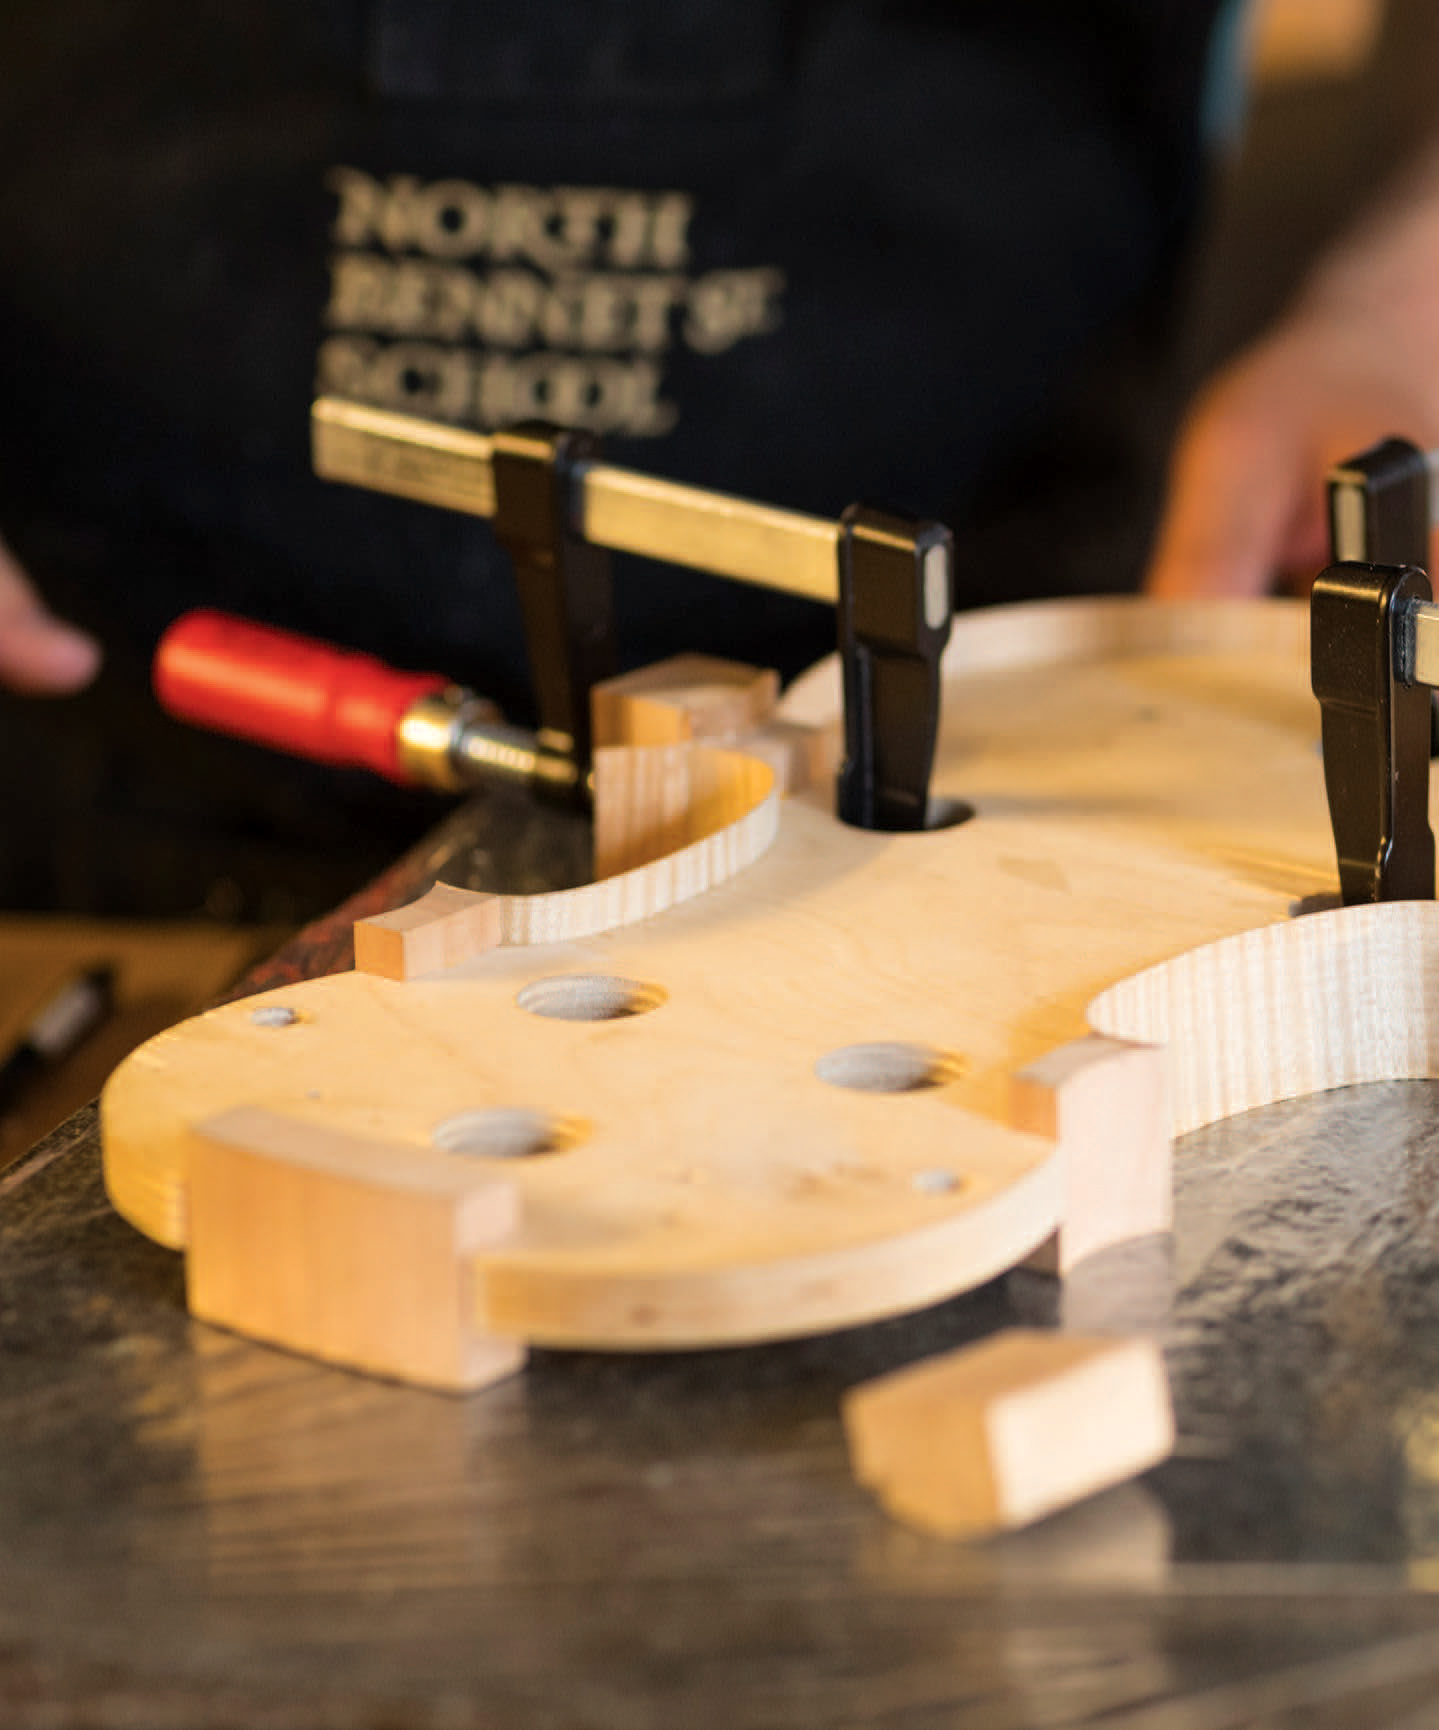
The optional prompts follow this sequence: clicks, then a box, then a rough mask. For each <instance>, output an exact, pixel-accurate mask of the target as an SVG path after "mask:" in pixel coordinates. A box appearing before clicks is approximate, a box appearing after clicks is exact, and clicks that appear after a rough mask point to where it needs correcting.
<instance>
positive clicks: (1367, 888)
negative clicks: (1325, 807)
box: [1309, 564, 1434, 907]
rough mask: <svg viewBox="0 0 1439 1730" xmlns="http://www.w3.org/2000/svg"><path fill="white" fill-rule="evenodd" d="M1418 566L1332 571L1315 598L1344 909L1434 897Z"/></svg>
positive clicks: (1314, 631) (1423, 586)
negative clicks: (1417, 646)
mask: <svg viewBox="0 0 1439 1730" xmlns="http://www.w3.org/2000/svg"><path fill="white" fill-rule="evenodd" d="M1430 599H1431V592H1430V588H1429V579H1428V577H1427V576H1425V574H1424V572H1423V571H1421V570H1419V569H1417V568H1416V567H1415V566H1413V565H1370V564H1340V565H1331V566H1330V567H1329V569H1328V570H1327V571H1325V572H1324V573H1323V575H1322V576H1320V577H1319V578H1318V579H1317V580H1316V582H1315V584H1314V589H1313V593H1312V595H1311V597H1310V603H1309V606H1310V612H1309V621H1310V671H1311V678H1312V683H1313V687H1314V695H1315V696H1316V697H1317V698H1318V699H1319V706H1320V713H1321V717H1322V728H1323V743H1324V785H1325V789H1326V791H1327V793H1328V795H1329V817H1330V821H1331V822H1332V824H1333V826H1334V846H1335V851H1336V853H1337V854H1338V858H1339V889H1340V894H1341V896H1342V898H1343V901H1344V904H1345V906H1346V907H1352V906H1356V905H1360V904H1362V903H1365V902H1372V901H1423V900H1432V899H1433V896H1434V836H1433V833H1432V832H1431V830H1430V828H1429V724H1430V723H1429V717H1430V698H1429V691H1428V688H1427V686H1425V685H1423V684H1420V683H1419V682H1418V681H1417V680H1416V678H1415V671H1414V665H1415V654H1414V639H1415V608H1416V607H1417V606H1418V605H1420V604H1422V603H1423V602H1426V601H1428V600H1430Z"/></svg>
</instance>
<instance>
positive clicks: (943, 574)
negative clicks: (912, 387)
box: [312, 398, 953, 830]
mask: <svg viewBox="0 0 1439 1730" xmlns="http://www.w3.org/2000/svg"><path fill="white" fill-rule="evenodd" d="M312 425H313V434H314V464H315V471H316V473H317V474H319V475H321V476H323V477H324V478H326V479H329V480H339V481H347V482H350V483H352V484H354V485H358V486H364V487H369V488H372V489H374V490H376V491H380V492H389V493H395V494H398V495H400V496H401V497H404V498H410V499H415V500H419V501H421V502H424V503H428V504H435V505H442V506H445V507H447V508H449V509H451V510H459V511H465V512H468V513H470V514H472V515H476V516H486V517H493V518H494V522H495V532H496V534H497V536H498V537H499V539H500V540H501V542H502V543H503V544H504V545H505V546H506V547H507V548H508V549H509V550H510V552H511V554H512V556H513V557H514V560H515V568H516V577H517V580H518V582H519V585H520V592H521V602H522V606H523V609H524V614H525V622H526V631H527V636H528V641H529V648H530V659H531V671H532V677H533V683H534V688H535V692H536V698H537V704H538V710H539V730H538V733H537V735H536V739H537V745H538V750H539V752H540V754H541V756H542V757H543V758H544V761H545V762H546V764H547V765H551V766H552V765H553V764H554V763H555V762H558V761H561V760H564V759H565V758H568V759H569V760H570V761H572V762H573V763H574V765H575V770H574V772H573V774H572V775H571V777H570V782H569V784H570V786H571V787H577V788H581V789H582V788H583V786H584V784H585V780H586V770H587V769H588V755H589V735H588V717H587V704H588V698H589V690H590V687H591V685H592V684H594V683H595V681H596V680H597V679H600V678H603V677H604V676H605V674H606V673H607V672H609V671H611V670H612V647H611V643H612V638H611V631H610V591H609V572H608V565H607V561H606V560H605V558H604V554H603V552H602V551H601V550H600V549H603V548H607V549H611V550H614V551H619V552H629V553H638V554H641V555H643V556H645V557H648V558H654V559H662V560H665V561H667V562H669V563H672V564H680V565H687V566H690V567H691V568H693V569H696V570H702V571H708V572H711V573H713V574H715V575H718V576H724V577H730V578H732V579H734V580H735V581H738V582H747V583H757V584H760V585H762V586H765V587H769V588H775V589H780V590H784V591H786V592H788V593H790V594H796V595H802V596H806V597H808V598H809V599H812V600H820V601H827V602H830V603H831V604H834V605H835V606H836V609H837V615H838V632H837V639H838V647H839V652H840V658H841V661H842V664H843V672H844V692H845V763H844V766H843V768H842V770H841V773H840V776H839V782H838V793H837V806H838V814H839V816H840V817H841V818H842V819H843V820H844V821H845V822H847V823H852V824H854V825H856V826H857V827H860V828H868V829H889V830H899V829H922V828H923V827H924V825H925V820H926V813H927V808H928V796H929V778H930V771H931V768H932V766H933V759H934V746H935V738H936V734H937V729H938V719H939V691H940V683H939V660H940V655H941V653H942V652H943V649H944V645H945V643H946V642H947V641H948V638H949V629H950V615H951V611H952V607H953V577H952V561H953V550H952V548H953V543H952V538H951V536H950V534H949V531H948V530H947V529H945V528H944V527H943V526H942V525H941V524H938V523H916V522H912V521H909V520H908V519H905V518H901V517H897V516H892V515H889V514H888V513H885V512H880V511H874V510H869V509H866V508H864V507H859V506H853V507H851V508H850V510H848V511H846V513H845V515H844V517H843V518H842V520H841V521H840V522H838V523H834V522H829V521H826V520H824V519H822V518H816V517H809V516H804V515H801V514H800V513H798V512H794V511H784V510H777V509H775V508H773V507H771V506H768V505H761V504H754V503H751V502H750V501H748V500H745V499H738V498H732V497H729V496H727V495H724V494H721V493H713V492H708V491H705V490H703V489H701V488H697V487H691V486H684V485H680V484H678V483H676V482H672V481H664V480H658V479H656V478H654V477H651V476H646V475H640V474H635V473H632V472H630V471H628V470H625V469H620V468H612V467H609V466H608V465H605V464H602V463H600V462H599V461H598V460H597V458H596V456H595V450H594V445H593V442H592V441H591V440H590V439H589V438H588V437H587V436H586V435H582V434H575V433H562V432H560V431H558V430H557V429H555V428H552V427H545V426H539V425H527V426H523V427H518V428H515V429H512V430H510V431H507V432H501V433H496V434H494V435H485V434H481V433H473V432H465V431H461V430H458V429H456V428H453V427H445V426H438V425H435V424H433V423H431V422H428V421H423V420H417V419H415V418H413V417H410V416H407V415H398V414H392V413H389V412H386V411H383V410H379V409H371V408H367V407H364V406H363V405H360V404H356V403H349V402H342V401H338V400H336V399H333V398H321V399H320V400H319V401H318V402H317V403H316V404H315V408H314V413H313V417H312ZM456 754H457V755H456V760H468V756H467V751H466V748H465V747H463V746H457V747H456ZM538 778H539V779H540V780H541V781H542V782H544V783H545V784H547V785H559V784H561V778H560V777H559V776H558V775H552V774H549V773H548V772H547V773H546V774H545V775H541V776H539V777H538Z"/></svg>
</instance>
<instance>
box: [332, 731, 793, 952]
mask: <svg viewBox="0 0 1439 1730" xmlns="http://www.w3.org/2000/svg"><path fill="white" fill-rule="evenodd" d="M594 776H595V861H596V873H597V876H596V880H595V881H594V882H593V883H585V884H582V885H581V886H580V887H579V888H576V889H561V890H554V891H551V892H549V893H547V894H540V895H486V894H481V893H478V892H476V891H473V890H468V889H455V888H452V887H451V886H450V885H448V884H436V886H435V887H434V888H433V889H432V890H431V891H430V892H429V894H427V895H425V896H422V897H421V899H420V900H418V901H415V902H411V903H410V904H409V905H408V906H406V907H400V908H396V909H395V910H393V911H392V912H388V913H380V914H376V915H375V916H373V917H372V918H368V919H361V920H357V921H356V923H355V968H356V971H357V972H360V973H374V974H378V975H379V976H381V977H382V978H385V979H414V978H417V977H419V976H421V975H423V974H431V973H437V972H444V971H446V970H447V969H449V968H452V967H458V966H461V965H462V964H463V963H464V962H466V961H470V960H472V959H473V958H474V957H475V956H477V955H480V954H483V953H484V952H485V951H486V950H488V949H493V948H495V947H496V946H497V945H499V944H507V945H510V946H513V947H526V946H529V945H531V944H537V943H563V942H568V941H570V940H572V939H574V938H577V937H592V936H594V935H596V934H597V933H599V932H601V931H613V930H616V929H617V928H619V927H620V926H624V925H634V924H637V923H638V922H639V921H640V920H642V919H650V918H653V917H654V915H655V914H657V913H663V912H665V911H666V910H667V909H668V908H670V907H677V906H679V905H680V904H681V903H682V902H685V901H690V900H693V899H694V897H695V896H697V895H702V894H704V893H705V891H706V890H709V889H713V888H716V887H718V885H719V884H721V883H724V882H726V881H727V880H728V879H729V878H731V877H733V876H735V875H736V873H738V872H739V871H742V870H743V869H744V868H745V867H746V866H747V865H752V864H753V863H754V862H755V860H756V859H758V858H759V857H760V856H761V855H762V854H763V853H764V852H765V851H766V850H767V849H768V848H769V846H770V845H771V843H772V842H773V841H774V838H775V836H776V834H777V833H778V831H779V797H780V789H779V783H778V778H777V776H776V774H775V771H774V768H773V766H772V765H771V764H770V763H768V762H767V761H765V760H764V759H763V758H761V757H758V756H753V755H751V754H749V753H747V752H745V751H743V750H733V751H725V750H718V749H716V748H715V747H713V746H707V745H690V744H678V745H660V746H643V747H635V746H612V747H607V748H604V749H602V750H599V751H597V752H596V753H595V764H594Z"/></svg>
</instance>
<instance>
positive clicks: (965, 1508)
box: [844, 1328, 1174, 1537]
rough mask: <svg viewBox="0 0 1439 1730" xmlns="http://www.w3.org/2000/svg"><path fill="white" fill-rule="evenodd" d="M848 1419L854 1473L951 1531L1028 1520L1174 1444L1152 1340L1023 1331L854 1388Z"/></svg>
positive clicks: (916, 1519) (914, 1517)
mask: <svg viewBox="0 0 1439 1730" xmlns="http://www.w3.org/2000/svg"><path fill="white" fill-rule="evenodd" d="M844 1425H845V1433H846V1436H847V1438H848V1442H849V1450H850V1464H851V1467H852V1469H853V1471H854V1475H855V1477H856V1479H857V1480H858V1481H859V1482H860V1483H862V1484H864V1485H866V1486H867V1487H868V1488H870V1489H872V1490H873V1491H874V1492H875V1494H876V1495H877V1496H878V1497H879V1499H880V1501H881V1502H882V1503H883V1504H884V1506H885V1507H886V1508H887V1509H888V1510H889V1511H890V1512H891V1513H892V1514H894V1515H895V1516H896V1517H897V1518H899V1519H901V1520H903V1521H905V1522H906V1523H907V1524H909V1525H913V1526H917V1527H919V1528H921V1529H922V1530H924V1531H929V1532H935V1533H938V1534H940V1535H941V1536H944V1537H978V1536H981V1535H983V1534H985V1533H990V1532H998V1531H1006V1530H1011V1529H1013V1528H1015V1527H1019V1526H1025V1525H1028V1524H1030V1523H1031V1522H1032V1521H1034V1520H1037V1519H1040V1518H1042V1517H1043V1516H1044V1515H1045V1514H1049V1513H1053V1512H1054V1511H1055V1510H1056V1509H1059V1508H1063V1507H1067V1506H1069V1504H1071V1503H1072V1502H1077V1501H1079V1500H1080V1499H1081V1498H1082V1497H1084V1496H1088V1495H1091V1494H1093V1493H1094V1492H1095V1491H1098V1490H1103V1489H1107V1488H1108V1487H1109V1486H1110V1485H1112V1484H1118V1483H1122V1482H1123V1481H1124V1480H1125V1479H1126V1478H1130V1477H1133V1476H1134V1475H1135V1474H1136V1473H1138V1472H1142V1471H1144V1470H1146V1469H1147V1468H1148V1467H1150V1466H1153V1465H1157V1464H1158V1463H1159V1461H1160V1460H1162V1459H1164V1458H1166V1457H1167V1455H1168V1454H1169V1451H1170V1449H1171V1448H1172V1447H1173V1445H1174V1417H1173V1411H1172V1408H1171V1404H1170V1398H1169V1383H1168V1379H1167V1377H1166V1375H1165V1369H1164V1359H1163V1357H1162V1355H1161V1353H1160V1351H1159V1348H1158V1346H1157V1345H1156V1344H1155V1343H1154V1342H1153V1341H1151V1340H1140V1339H1133V1340H1124V1339H1113V1338H1109V1339H1105V1338H1095V1337H1092V1336H1090V1337H1085V1336H1080V1335H1076V1334H1059V1333H1042V1332H1031V1331H1029V1330H1027V1329H1022V1328H1014V1329H1010V1330H1007V1331H1006V1332H1004V1333H999V1334H995V1335H993V1336H992V1337H991V1338H989V1339H987V1340H983V1341H981V1342H980V1343H979V1344H978V1345H974V1346H967V1347H965V1348H964V1349H963V1350H961V1351H957V1352H950V1353H947V1354H946V1355H945V1356H943V1357H939V1358H932V1359H930V1360H929V1361H928V1362H927V1363H921V1364H915V1365H912V1366H911V1367H910V1368H908V1369H903V1370H899V1371H897V1372H896V1373H895V1374H893V1375H889V1376H882V1377H880V1378H879V1379H878V1380H877V1381H873V1382H867V1383H865V1384H864V1385H863V1386H861V1387H858V1388H855V1389H852V1390H851V1392H850V1393H849V1394H848V1395H847V1396H846V1398H845V1401H844Z"/></svg>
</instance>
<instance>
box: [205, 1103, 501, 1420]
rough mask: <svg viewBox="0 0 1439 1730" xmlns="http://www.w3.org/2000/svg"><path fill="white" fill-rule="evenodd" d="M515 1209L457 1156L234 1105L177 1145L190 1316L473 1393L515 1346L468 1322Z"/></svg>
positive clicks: (485, 1175)
mask: <svg viewBox="0 0 1439 1730" xmlns="http://www.w3.org/2000/svg"><path fill="white" fill-rule="evenodd" d="M519 1205H520V1204H519V1190H518V1186H517V1185H515V1184H514V1183H512V1182H510V1181H508V1180H507V1179H496V1178H495V1177H494V1176H493V1174H492V1173H490V1172H487V1171H485V1170H483V1169H482V1168H481V1167H479V1166H477V1165H476V1164H475V1163H474V1162H473V1161H470V1160H467V1159H466V1158H464V1157H463V1156H459V1155H446V1154H442V1153H439V1152H437V1151H432V1150H430V1149H428V1148H423V1147H412V1146H409V1145H407V1144H403V1143H399V1142H385V1141H371V1140H367V1139H365V1138H362V1137H359V1136H353V1135H347V1134H345V1133H343V1132H341V1131H338V1130H333V1129H329V1128H326V1127H324V1126H322V1125H319V1124H312V1123H307V1122H303V1121H301V1120H299V1119H297V1118H290V1117H285V1116H282V1115H280V1114H278V1113H275V1112H271V1111H264V1110H261V1109H259V1108H257V1107H248V1106H247V1107H240V1108H238V1109H236V1110H233V1111H228V1112H225V1113H224V1114H223V1115H221V1116H219V1117H214V1118H210V1119H209V1120H207V1121H206V1122H204V1123H202V1124H200V1125H199V1126H198V1127H197V1128H196V1129H194V1130H193V1131H192V1132H191V1135H190V1139H189V1147H188V1173H187V1184H186V1209H187V1214H188V1254H187V1258H186V1266H185V1278H186V1288H187V1294H188V1299H189V1306H190V1311H191V1313H192V1314H193V1315H195V1316H197V1317H199V1318H200V1319H201V1320H202V1321H209V1322H215V1323H217V1324H218V1325H219V1326H221V1327H226V1328H233V1329H234V1330H235V1331H236V1332H237V1333H242V1334H248V1335H250V1336H251V1337H252V1338H254V1339H260V1340H265V1341H267V1342H269V1343H270V1344H272V1345H277V1346H284V1347H287V1348H288V1349H290V1350H291V1351H297V1352H304V1353H307V1354H308V1355H310V1356H313V1357H318V1358H323V1359H325V1360H327V1361H328V1362H330V1363H337V1364H344V1365H346V1366H348V1367H350V1368H354V1369H360V1370H365V1371H368V1372H369V1373H371V1374H375V1375H382V1376H393V1377H395V1378H396V1379H397V1380H400V1381H406V1382H419V1383H421V1384H423V1385H426V1386H429V1387H436V1388H445V1389H449V1390H452V1391H461V1390H465V1389H470V1388H477V1387H483V1386H485V1385H486V1384H487V1383H489V1382H492V1381H496V1380H498V1379H499V1378H500V1377H502V1376H506V1375H509V1374H511V1373H512V1372H513V1371H515V1370H517V1369H518V1368H519V1367H520V1366H521V1364H522V1363H523V1362H524V1356H525V1351H524V1345H523V1343H522V1342H521V1341H518V1340H514V1339H502V1338H496V1337H492V1336H486V1335H484V1334H481V1333H477V1332H476V1331H475V1329H474V1327H473V1323H472V1319H471V1318H472V1314H473V1309H474V1294H473V1291H472V1289H471V1288H472V1284H473V1275H472V1272H471V1264H472V1262H473V1258H474V1256H475V1254H476V1252H477V1251H479V1250H480V1249H483V1248H485V1247H488V1246H492V1245H494V1244H496V1243H498V1242H501V1241H503V1240H504V1239H506V1238H508V1237H509V1236H510V1235H511V1234H512V1233H513V1232H514V1230H515V1228H516V1226H517V1224H518V1221H519Z"/></svg>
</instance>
